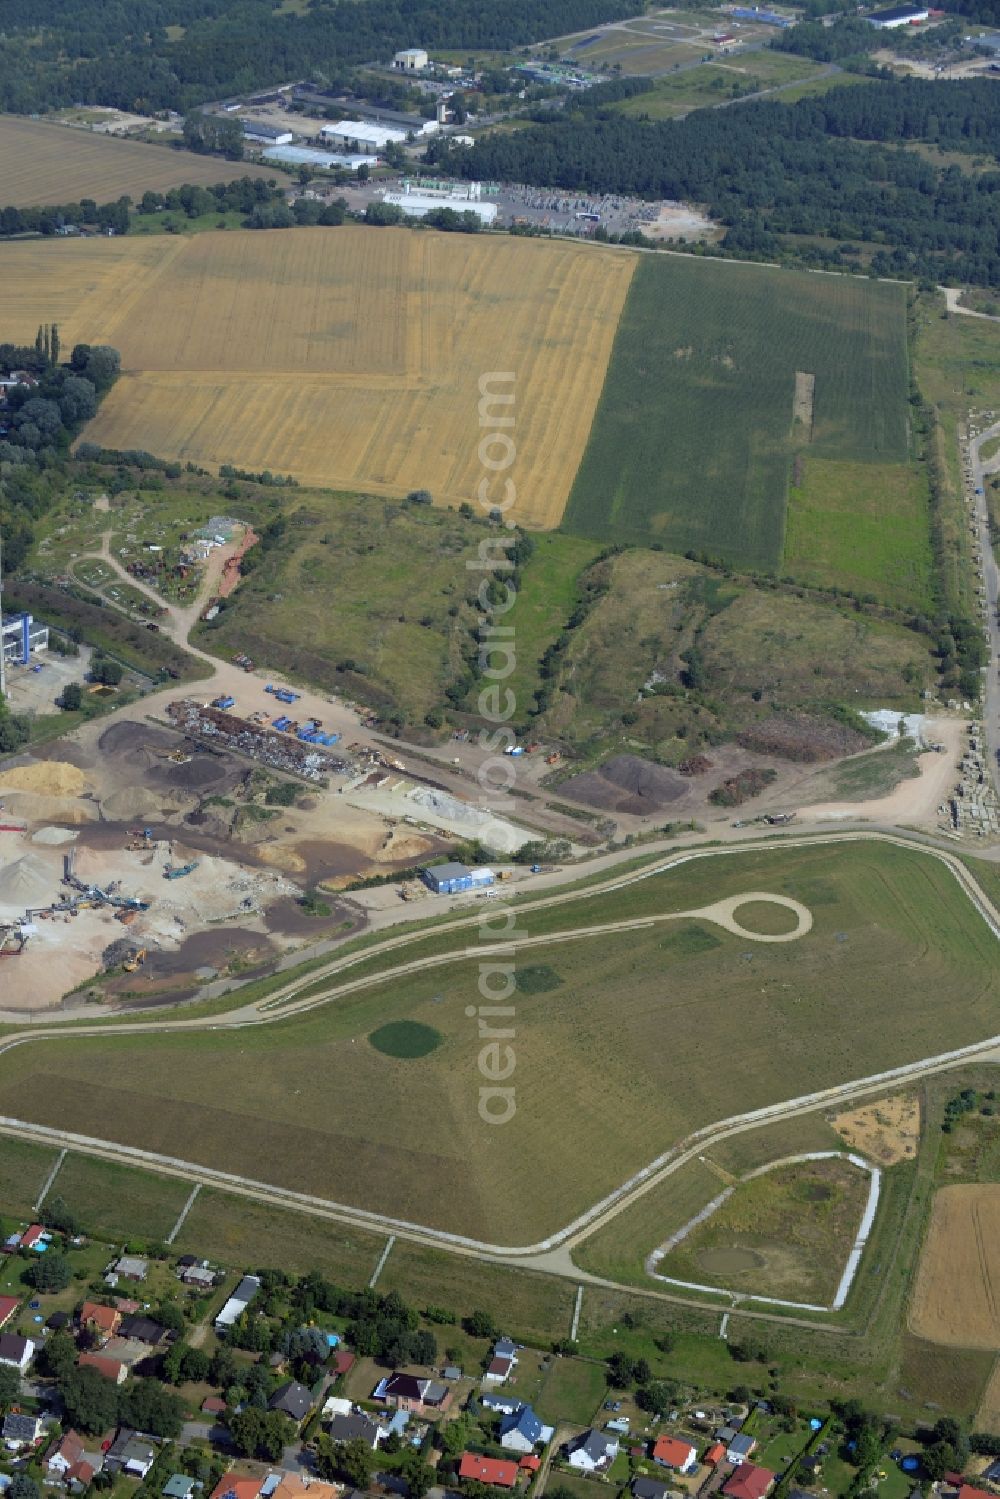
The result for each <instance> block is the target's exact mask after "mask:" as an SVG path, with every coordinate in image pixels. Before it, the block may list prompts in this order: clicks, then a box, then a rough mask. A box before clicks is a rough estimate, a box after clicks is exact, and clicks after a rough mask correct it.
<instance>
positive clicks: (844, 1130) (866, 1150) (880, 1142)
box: [830, 1093, 920, 1166]
mask: <svg viewBox="0 0 1000 1499" xmlns="http://www.w3.org/2000/svg"><path fill="white" fill-rule="evenodd" d="M830 1123H831V1124H832V1126H833V1128H834V1129H835V1130H836V1131H837V1134H838V1135H840V1137H841V1139H843V1140H845V1141H846V1142H847V1144H848V1145H850V1146H851V1148H852V1149H853V1150H857V1151H859V1152H860V1153H861V1155H863V1156H865V1157H867V1159H868V1160H870V1161H877V1162H878V1164H879V1165H880V1166H895V1165H896V1163H897V1162H898V1161H905V1160H908V1159H911V1158H912V1157H913V1156H915V1155H916V1153H917V1144H918V1142H919V1140H920V1102H919V1099H918V1098H917V1096H916V1094H915V1093H897V1094H896V1095H895V1097H893V1098H880V1099H879V1100H878V1102H877V1103H868V1104H865V1105H864V1107H863V1108H860V1109H848V1110H847V1112H846V1113H843V1114H835V1115H834V1116H833V1117H832V1118H831V1120H830Z"/></svg>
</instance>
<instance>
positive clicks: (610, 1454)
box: [566, 1426, 618, 1473]
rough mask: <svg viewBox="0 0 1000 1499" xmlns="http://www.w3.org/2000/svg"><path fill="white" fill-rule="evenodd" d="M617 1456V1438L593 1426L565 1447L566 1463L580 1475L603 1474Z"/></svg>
mask: <svg viewBox="0 0 1000 1499" xmlns="http://www.w3.org/2000/svg"><path fill="white" fill-rule="evenodd" d="M617 1456H618V1438H617V1437H616V1436H614V1435H611V1434H609V1433H608V1432H606V1431H598V1430H597V1429H596V1428H595V1427H593V1426H592V1427H591V1428H590V1430H589V1431H585V1432H584V1433H583V1434H582V1436H579V1437H576V1438H574V1440H573V1441H571V1442H569V1443H567V1446H566V1460H567V1462H568V1463H569V1465H570V1467H571V1468H579V1469H580V1471H581V1472H582V1473H603V1472H605V1471H606V1470H607V1469H608V1468H610V1467H611V1464H612V1463H613V1462H614V1460H615V1458H616V1457H617Z"/></svg>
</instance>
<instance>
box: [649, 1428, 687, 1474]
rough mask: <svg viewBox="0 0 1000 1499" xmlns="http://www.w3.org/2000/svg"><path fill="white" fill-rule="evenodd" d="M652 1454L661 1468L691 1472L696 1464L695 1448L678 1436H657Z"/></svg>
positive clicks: (678, 1471)
mask: <svg viewBox="0 0 1000 1499" xmlns="http://www.w3.org/2000/svg"><path fill="white" fill-rule="evenodd" d="M652 1456H653V1461H654V1463H659V1465H660V1467H661V1468H672V1469H673V1470H674V1471H675V1472H677V1473H691V1472H693V1470H694V1469H695V1468H696V1467H697V1466H698V1452H697V1449H696V1448H694V1447H692V1446H691V1443H690V1442H682V1441H681V1440H680V1438H679V1437H668V1436H662V1437H657V1439H656V1441H655V1442H654V1443H653V1454H652Z"/></svg>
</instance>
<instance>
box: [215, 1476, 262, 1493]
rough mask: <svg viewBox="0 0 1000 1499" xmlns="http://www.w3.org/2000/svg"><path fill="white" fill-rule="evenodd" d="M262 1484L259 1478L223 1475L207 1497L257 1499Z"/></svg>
mask: <svg viewBox="0 0 1000 1499" xmlns="http://www.w3.org/2000/svg"><path fill="white" fill-rule="evenodd" d="M262 1483H263V1479H261V1478H246V1477H243V1476H241V1475H240V1474H239V1473H224V1474H223V1475H222V1477H221V1478H220V1479H219V1481H218V1483H217V1484H216V1485H215V1488H214V1489H213V1490H212V1492H211V1494H210V1495H209V1499H257V1495H258V1494H259V1493H260V1490H261V1484H262Z"/></svg>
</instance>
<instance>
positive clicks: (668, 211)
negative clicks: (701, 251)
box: [642, 203, 718, 239]
mask: <svg viewBox="0 0 1000 1499" xmlns="http://www.w3.org/2000/svg"><path fill="white" fill-rule="evenodd" d="M717 229H718V225H717V224H716V223H715V221H714V220H713V219H710V218H709V217H708V215H707V214H704V213H700V212H699V211H698V209H697V208H692V207H691V205H690V204H689V203H665V204H664V205H663V207H662V208H661V209H660V212H659V214H658V215H657V217H656V220H655V221H654V222H653V223H652V224H646V225H644V226H643V231H642V232H643V233H644V234H645V235H647V236H648V238H649V239H707V238H709V237H710V236H711V235H712V234H714V233H715V231H716V230H717Z"/></svg>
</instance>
